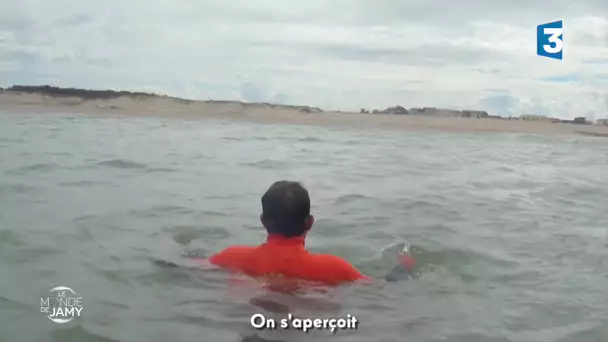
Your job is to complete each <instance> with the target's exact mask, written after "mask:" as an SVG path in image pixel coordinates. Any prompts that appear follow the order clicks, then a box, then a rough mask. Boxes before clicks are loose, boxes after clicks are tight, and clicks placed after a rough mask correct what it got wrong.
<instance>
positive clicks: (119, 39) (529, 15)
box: [0, 0, 608, 119]
mask: <svg viewBox="0 0 608 342" xmlns="http://www.w3.org/2000/svg"><path fill="white" fill-rule="evenodd" d="M560 19H561V20H564V42H565V45H564V59H563V60H561V61H560V60H552V59H548V58H543V57H539V56H537V55H536V25H538V24H541V23H545V22H549V21H554V20H560ZM0 81H1V82H2V85H4V86H7V85H12V84H52V85H57V86H67V87H86V88H103V89H105V88H112V89H126V90H143V91H154V92H160V93H165V94H169V95H174V96H180V97H187V98H196V99H208V98H211V99H232V100H243V101H251V102H259V101H264V102H278V103H288V104H303V105H313V106H319V107H322V108H326V109H355V110H358V109H359V108H363V107H365V108H385V107H388V106H393V105H397V104H401V105H403V106H404V107H407V108H410V107H422V106H430V107H441V108H455V109H467V108H468V109H482V110H487V111H489V112H491V113H492V114H501V115H507V116H508V115H519V114H522V113H526V114H546V115H553V116H557V117H564V118H568V117H574V116H578V115H586V116H587V117H588V118H590V119H597V118H602V117H607V116H608V0H550V1H549V0H509V1H506V0H505V1H495V0H460V1H452V0H435V1H428V0H427V1H408V0H369V1H367V0H306V1H297V0H248V1H244V0H243V1H229V0H179V1H176V0H104V1H90V0H81V1H73V0H69V1H68V0H18V1H16V0H0Z"/></svg>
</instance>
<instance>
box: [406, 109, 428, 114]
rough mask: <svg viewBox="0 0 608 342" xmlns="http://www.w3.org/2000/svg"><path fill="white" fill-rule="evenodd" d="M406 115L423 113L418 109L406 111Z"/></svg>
mask: <svg viewBox="0 0 608 342" xmlns="http://www.w3.org/2000/svg"><path fill="white" fill-rule="evenodd" d="M407 113H408V114H409V115H422V114H424V112H423V111H422V109H420V108H410V110H408V111H407Z"/></svg>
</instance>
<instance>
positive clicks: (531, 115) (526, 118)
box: [519, 114, 549, 121]
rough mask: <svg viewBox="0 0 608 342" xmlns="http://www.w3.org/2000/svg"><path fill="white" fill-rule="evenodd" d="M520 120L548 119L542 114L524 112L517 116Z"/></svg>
mask: <svg viewBox="0 0 608 342" xmlns="http://www.w3.org/2000/svg"><path fill="white" fill-rule="evenodd" d="M519 118H520V119H521V120H525V121H546V120H547V119H549V118H548V117H546V116H544V115H534V114H524V115H521V116H520V117H519Z"/></svg>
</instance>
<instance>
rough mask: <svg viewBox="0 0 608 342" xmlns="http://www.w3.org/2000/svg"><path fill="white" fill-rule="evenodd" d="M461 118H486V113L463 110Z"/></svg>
mask: <svg viewBox="0 0 608 342" xmlns="http://www.w3.org/2000/svg"><path fill="white" fill-rule="evenodd" d="M461 116H462V117H463V118H476V119H480V118H487V117H488V112H486V111H481V110H463V111H462V114H461Z"/></svg>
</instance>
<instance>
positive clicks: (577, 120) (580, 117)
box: [572, 116, 587, 124]
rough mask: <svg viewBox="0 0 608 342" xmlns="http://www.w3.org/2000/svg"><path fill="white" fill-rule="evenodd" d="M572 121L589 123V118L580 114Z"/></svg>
mask: <svg viewBox="0 0 608 342" xmlns="http://www.w3.org/2000/svg"><path fill="white" fill-rule="evenodd" d="M572 123H575V124H587V118H585V117H583V116H579V117H576V118H574V120H573V121H572Z"/></svg>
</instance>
